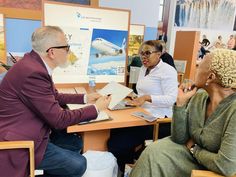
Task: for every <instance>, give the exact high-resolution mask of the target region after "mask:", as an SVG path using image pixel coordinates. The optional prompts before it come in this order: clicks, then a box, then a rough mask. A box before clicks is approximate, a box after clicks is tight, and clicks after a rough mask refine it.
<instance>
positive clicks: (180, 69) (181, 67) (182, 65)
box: [174, 60, 187, 73]
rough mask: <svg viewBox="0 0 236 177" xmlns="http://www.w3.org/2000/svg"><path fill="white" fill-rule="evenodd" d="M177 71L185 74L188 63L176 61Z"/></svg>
mask: <svg viewBox="0 0 236 177" xmlns="http://www.w3.org/2000/svg"><path fill="white" fill-rule="evenodd" d="M174 63H175V67H176V70H177V71H178V72H180V73H185V70H186V65H187V61H186V60H174Z"/></svg>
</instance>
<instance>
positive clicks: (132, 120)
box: [67, 107, 171, 133]
mask: <svg viewBox="0 0 236 177" xmlns="http://www.w3.org/2000/svg"><path fill="white" fill-rule="evenodd" d="M137 111H140V112H144V113H147V112H146V111H145V110H144V109H143V108H141V107H137V108H131V109H125V110H115V111H109V110H106V112H107V114H108V115H109V116H110V117H111V118H112V120H108V121H101V122H94V123H89V124H84V125H73V126H69V127H68V128H67V132H68V133H72V132H86V131H96V130H105V129H113V128H123V127H133V126H142V125H154V124H156V123H158V122H159V123H160V122H161V123H164V122H170V119H171V118H164V119H163V118H161V119H157V120H156V121H154V122H147V121H145V120H143V119H141V118H138V117H135V116H132V115H131V114H132V113H133V112H137Z"/></svg>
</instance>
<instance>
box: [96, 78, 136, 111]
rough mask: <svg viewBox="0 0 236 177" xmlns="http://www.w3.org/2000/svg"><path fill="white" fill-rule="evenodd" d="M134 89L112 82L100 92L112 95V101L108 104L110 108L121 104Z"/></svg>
mask: <svg viewBox="0 0 236 177" xmlns="http://www.w3.org/2000/svg"><path fill="white" fill-rule="evenodd" d="M132 91H133V90H132V89H130V88H128V87H126V86H124V85H121V84H119V83H117V82H110V83H108V84H107V85H106V86H105V87H103V88H102V89H100V90H99V91H98V93H100V94H101V95H104V96H105V95H111V102H110V104H109V106H108V108H109V109H110V110H113V108H114V107H115V106H116V105H117V104H119V102H121V101H122V100H123V99H124V98H125V97H126V96H128V95H129V94H130V93H131V92H132Z"/></svg>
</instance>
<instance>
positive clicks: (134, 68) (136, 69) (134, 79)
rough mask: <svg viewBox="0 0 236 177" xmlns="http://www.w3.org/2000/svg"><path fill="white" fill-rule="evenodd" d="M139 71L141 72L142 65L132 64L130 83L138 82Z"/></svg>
mask: <svg viewBox="0 0 236 177" xmlns="http://www.w3.org/2000/svg"><path fill="white" fill-rule="evenodd" d="M139 72H140V67H137V66H130V72H129V83H130V84H136V83H137V81H138V76H139Z"/></svg>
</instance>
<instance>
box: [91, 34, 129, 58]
mask: <svg viewBox="0 0 236 177" xmlns="http://www.w3.org/2000/svg"><path fill="white" fill-rule="evenodd" d="M91 45H92V47H93V48H95V49H97V50H98V51H100V53H96V54H95V56H96V57H97V58H100V57H102V56H105V55H111V56H117V55H124V54H125V46H126V41H125V38H124V39H123V42H122V46H121V47H119V46H117V45H115V44H114V43H111V42H109V41H107V40H105V39H103V38H96V39H94V40H93V41H92V44H91Z"/></svg>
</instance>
